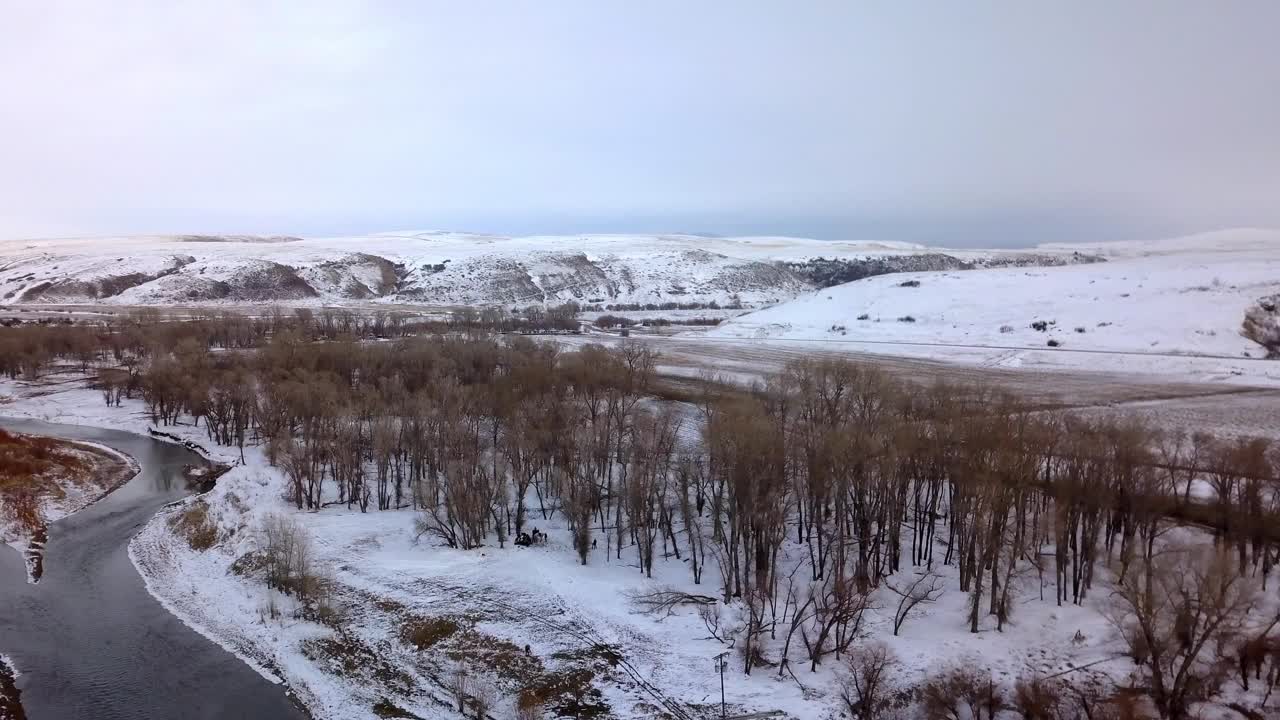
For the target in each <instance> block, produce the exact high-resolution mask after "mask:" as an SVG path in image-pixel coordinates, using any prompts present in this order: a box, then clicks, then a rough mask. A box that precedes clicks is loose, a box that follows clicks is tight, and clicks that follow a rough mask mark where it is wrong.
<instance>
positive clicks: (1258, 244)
mask: <svg viewBox="0 0 1280 720" xmlns="http://www.w3.org/2000/svg"><path fill="white" fill-rule="evenodd" d="M1062 247H1069V246H1062ZM1081 249H1084V250H1088V251H1096V252H1099V253H1101V254H1104V255H1106V256H1108V257H1109V258H1110V260H1109V261H1108V262H1106V263H1098V264H1090V265H1074V266H1065V267H1051V268H998V269H987V270H973V271H967V272H928V273H906V274H895V275H884V276H879V277H872V278H866V279H864V280H859V281H856V282H852V283H848V284H845V285H840V286H836V287H832V288H827V289H825V290H818V291H815V292H812V293H808V294H806V295H804V296H801V297H799V298H797V299H795V300H792V301H790V302H786V303H781V304H779V305H775V306H773V307H769V308H766V309H762V310H758V311H756V312H752V313H749V314H746V315H741V316H739V317H736V318H732V319H730V320H728V321H726V322H724V323H722V324H721V325H720V326H719V327H717V328H715V329H713V330H710V331H708V333H707V336H708V338H709V339H713V338H720V339H739V340H743V339H754V340H790V341H804V342H817V343H828V344H831V345H836V344H846V345H849V346H851V347H853V348H855V349H857V350H858V351H862V352H872V353H874V352H882V353H885V354H893V355H908V356H916V357H936V358H939V359H953V360H958V361H961V362H969V363H975V362H976V363H981V364H989V365H996V366H1004V367H1015V366H1019V365H1021V364H1023V363H1024V362H1026V363H1031V364H1036V365H1041V364H1046V365H1054V364H1061V365H1077V366H1082V367H1092V368H1096V369H1114V370H1122V369H1125V368H1128V369H1130V370H1134V371H1150V372H1165V371H1175V372H1176V371H1178V370H1179V369H1185V370H1186V371H1187V372H1189V373H1192V374H1204V373H1208V372H1214V371H1216V372H1218V373H1220V374H1222V375H1227V376H1236V377H1243V378H1244V381H1250V380H1267V381H1275V380H1276V379H1277V377H1278V373H1277V371H1276V370H1275V368H1274V367H1273V365H1272V364H1270V363H1265V362H1249V361H1250V360H1251V359H1257V358H1262V357H1264V356H1265V354H1266V353H1265V350H1264V349H1263V348H1262V347H1261V346H1260V345H1258V344H1257V343H1256V342H1253V341H1252V340H1250V339H1248V338H1246V337H1244V336H1243V335H1242V333H1241V324H1242V321H1243V320H1244V316H1245V311H1246V309H1247V308H1249V307H1250V306H1251V305H1253V304H1254V303H1255V302H1257V300H1258V299H1259V298H1261V297H1263V296H1267V295H1271V294H1274V293H1276V292H1280V234H1277V233H1265V232H1256V233H1255V232H1236V233H1229V234H1225V235H1213V236H1207V237H1206V236H1199V237H1197V238H1191V239H1176V240H1170V241H1160V242H1154V243H1120V244H1117V245H1114V246H1112V245H1099V246H1090V247H1086V248H1081ZM1051 343H1053V345H1052V346H1051V345H1050V344H1051ZM1114 353H1119V354H1121V355H1120V356H1119V357H1114V358H1110V357H1107V356H1106V355H1107V354H1114ZM1054 354H1059V355H1070V357H1068V358H1064V359H1061V360H1057V361H1055V360H1054V359H1053V358H1052V356H1053V355H1054ZM1170 357H1172V358H1174V360H1173V361H1168V360H1166V359H1165V358H1170ZM1180 357H1188V358H1198V359H1197V360H1192V361H1189V362H1183V361H1180V360H1178V359H1177V358H1180ZM1215 366H1218V367H1217V368H1216V370H1211V368H1215Z"/></svg>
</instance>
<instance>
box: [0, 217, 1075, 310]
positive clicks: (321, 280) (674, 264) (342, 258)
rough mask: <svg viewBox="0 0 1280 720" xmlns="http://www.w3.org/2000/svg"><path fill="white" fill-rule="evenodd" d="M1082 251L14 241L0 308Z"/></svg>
mask: <svg viewBox="0 0 1280 720" xmlns="http://www.w3.org/2000/svg"><path fill="white" fill-rule="evenodd" d="M818 258H824V260H823V261H822V262H816V261H817V259H818ZM1082 259H1086V258H1085V257H1084V256H1082V255H1080V254H1079V253H1077V252H1075V251H1074V250H1071V249H1062V250H1059V249H1047V250H1035V251H974V250H968V251H951V250H945V251H944V250H937V249H932V248H925V247H922V246H915V245H909V244H904V243H877V242H861V243H857V242H826V241H820V240H806V239H800V238H777V237H743V238H710V237H700V236H689V235H662V236H647V235H646V236H638V235H591V236H538V237H521V238H510V237H502V236H493V235H477V234H466V233H438V232H414V233H386V234H379V235H370V236H363V237H348V238H327V239H302V238H295V237H271V238H258V237H246V236H165V237H127V238H72V239H53V240H12V241H4V242H0V303H27V304H31V303H55V304H61V303H86V302H90V303H92V302H102V303H112V304H163V303H228V302H266V301H286V302H291V303H309V302H334V301H344V300H369V299H376V300H381V301H384V302H409V303H423V304H490V303H501V304H528V303H541V302H563V301H568V300H575V301H578V302H580V303H585V304H601V305H608V304H632V303H640V304H646V303H667V302H677V303H708V302H712V301H715V302H718V303H721V304H724V303H729V302H733V301H734V300H738V301H740V302H742V303H743V304H744V305H747V306H759V305H764V304H768V303H773V302H778V301H782V300H786V299H789V298H792V297H794V296H796V295H797V294H799V293H801V292H804V291H806V290H810V289H813V288H814V287H820V286H823V285H827V284H831V283H833V282H841V281H843V280H846V279H851V278H852V277H861V276H864V275H867V274H876V273H880V272H888V271H900V270H904V269H907V270H911V269H938V268H948V269H964V268H970V267H975V266H989V265H993V264H994V265H1009V264H1017V265H1042V264H1047V263H1072V262H1078V261H1080V260H1082Z"/></svg>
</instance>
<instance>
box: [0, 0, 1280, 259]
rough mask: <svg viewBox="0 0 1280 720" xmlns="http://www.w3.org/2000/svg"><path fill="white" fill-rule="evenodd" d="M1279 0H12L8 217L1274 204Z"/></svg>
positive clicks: (1, 201) (1065, 217) (1036, 233)
mask: <svg viewBox="0 0 1280 720" xmlns="http://www.w3.org/2000/svg"><path fill="white" fill-rule="evenodd" d="M1278 29H1280V2H1274V1H1272V0H1259V1H1258V2H1230V1H1228V2H1200V1H1197V2H1170V1H1167V0H1164V1H1159V2H1150V3H1148V2H1138V1H1137V0H1125V1H1124V2H1119V3H1115V2H1104V1H1102V0H1098V1H1089V0H1086V1H1084V2H1070V3H1067V2H1063V3H1026V2H1016V1H1014V0H1010V1H1009V2H1004V3H991V4H984V3H977V2H963V3H955V2H884V3H870V2H865V3H864V2H850V1H849V0H833V1H832V2H817V1H810V2H794V3H792V2H760V3H755V2H744V1H743V0H734V1H732V2H724V3H713V2H703V1H699V2H653V1H646V2H609V1H602V0H587V1H584V2H568V1H565V0H540V1H533V0H531V1H530V2H447V3H445V2H441V3H435V2H425V1H423V0H411V1H406V2H351V3H330V2H317V1H315V0H306V1H304V0H297V2H292V3H269V2H264V1H262V0H253V1H251V2H245V3H237V2H231V1H229V0H207V1H206V2H176V1H171V0H155V1H154V2H128V1H127V0H113V1H112V2H101V1H99V0H90V1H89V2H83V3H81V2H58V1H57V0H51V1H49V2H44V1H42V2H27V1H25V0H0V93H3V95H0V98H2V100H0V237H18V236H33V237H34V236H49V235H61V234H95V235H96V234H109V233H138V232H273V233H294V234H312V235H328V234H343V233H353V232H368V231H378V230H393V229H407V228H418V229H427V228H437V229H466V230H477V231H489V232H502V233H512V234H525V233H535V232H536V233H577V232H588V231H596V232H625V231H631V232H637V231H655V232H660V231H688V232H705V233H718V234H791V235H808V236H814V237H825V238H850V239H895V240H915V241H926V242H935V243H943V244H951V245H1009V244H1023V243H1035V242H1041V241H1052V240H1068V239H1080V240H1095V239H1108V238H1117V239H1118V238H1129V237H1149V236H1153V235H1166V234H1177V233H1183V232H1191V231H1198V230H1204V229H1211V228H1219V227H1231V226H1245V225H1250V226H1280V43H1278V41H1277V39H1276V38H1277V35H1276V33H1277V30H1278Z"/></svg>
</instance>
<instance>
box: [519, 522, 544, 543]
mask: <svg viewBox="0 0 1280 720" xmlns="http://www.w3.org/2000/svg"><path fill="white" fill-rule="evenodd" d="M546 541H547V534H546V533H544V532H542V531H540V530H538V528H537V527H534V528H533V532H532V533H527V532H521V533H520V534H519V535H516V545H519V546H520V547H529V546H530V545H542V544H543V543H545V542H546Z"/></svg>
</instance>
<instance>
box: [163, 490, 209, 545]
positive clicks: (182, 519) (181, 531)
mask: <svg viewBox="0 0 1280 720" xmlns="http://www.w3.org/2000/svg"><path fill="white" fill-rule="evenodd" d="M169 527H170V528H172V529H173V531H174V532H175V533H177V534H178V535H181V536H182V537H183V538H185V539H186V541H187V544H188V545H190V546H191V549H192V550H200V551H204V550H208V549H209V548H211V547H213V546H214V545H215V544H217V542H218V526H217V525H215V524H214V523H213V520H212V519H210V518H209V505H208V503H206V502H204V501H203V500H197V501H195V502H193V503H191V504H190V505H188V506H187V508H186V509H185V510H183V511H181V512H179V513H177V514H176V515H174V516H173V517H172V518H170V520H169Z"/></svg>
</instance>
